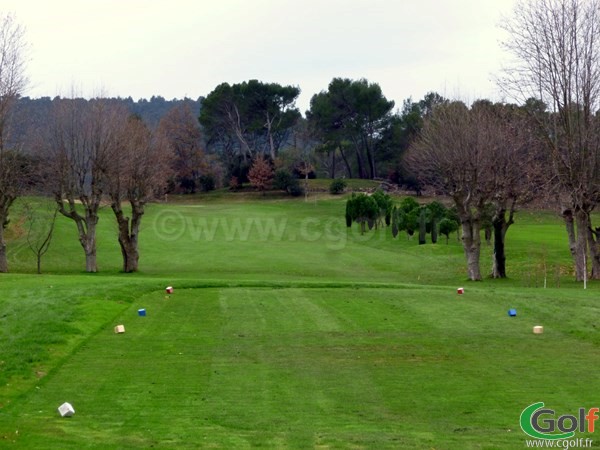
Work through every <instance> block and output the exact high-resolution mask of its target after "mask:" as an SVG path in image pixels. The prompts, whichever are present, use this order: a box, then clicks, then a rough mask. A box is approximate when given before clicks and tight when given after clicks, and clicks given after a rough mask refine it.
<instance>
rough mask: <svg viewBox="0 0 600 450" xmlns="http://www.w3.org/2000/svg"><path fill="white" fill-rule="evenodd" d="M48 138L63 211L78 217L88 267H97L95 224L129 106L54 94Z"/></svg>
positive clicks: (55, 190)
mask: <svg viewBox="0 0 600 450" xmlns="http://www.w3.org/2000/svg"><path fill="white" fill-rule="evenodd" d="M54 102H55V104H54V111H53V115H52V118H51V120H50V130H49V136H48V139H47V140H46V143H47V148H46V150H47V151H46V154H45V156H46V158H47V164H46V168H47V169H48V170H49V174H48V175H47V176H46V178H47V180H48V181H49V183H50V190H51V192H52V193H53V195H54V198H55V200H56V203H57V205H58V211H59V212H60V213H61V214H62V215H63V216H65V217H67V218H69V219H71V220H73V221H74V222H75V224H76V226H77V232H78V235H79V242H80V243H81V246H82V247H83V250H84V252H85V267H86V271H87V272H97V271H98V265H97V262H96V225H97V224H98V211H99V209H100V206H101V202H102V196H103V193H104V188H105V179H106V173H107V170H108V168H109V165H110V163H111V158H113V157H114V155H115V153H116V148H117V146H118V145H119V139H120V137H121V135H122V132H121V130H122V128H123V126H124V124H125V123H126V121H127V116H128V114H127V112H126V111H125V110H124V109H123V108H122V107H120V106H119V105H117V104H115V103H114V102H111V101H110V100H106V99H100V98H98V99H93V100H90V101H86V100H83V99H55V100H54Z"/></svg>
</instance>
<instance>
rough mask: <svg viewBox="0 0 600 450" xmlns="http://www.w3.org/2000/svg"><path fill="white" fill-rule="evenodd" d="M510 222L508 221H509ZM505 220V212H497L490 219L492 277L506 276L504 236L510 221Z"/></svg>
mask: <svg viewBox="0 0 600 450" xmlns="http://www.w3.org/2000/svg"><path fill="white" fill-rule="evenodd" d="M509 222H510V221H509ZM509 222H507V221H506V217H505V212H504V211H502V212H501V213H499V214H497V215H496V217H495V218H494V220H493V221H492V224H493V228H494V254H493V257H492V258H493V264H492V278H506V252H505V247H504V245H505V238H506V232H507V231H508V227H509V226H510V223H509Z"/></svg>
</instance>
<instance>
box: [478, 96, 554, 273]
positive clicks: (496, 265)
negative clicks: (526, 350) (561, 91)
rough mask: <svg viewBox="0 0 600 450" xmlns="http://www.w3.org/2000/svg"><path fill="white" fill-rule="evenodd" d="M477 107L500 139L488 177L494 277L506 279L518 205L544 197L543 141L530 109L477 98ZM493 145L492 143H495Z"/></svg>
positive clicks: (491, 155)
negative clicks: (509, 239) (510, 232)
mask: <svg viewBox="0 0 600 450" xmlns="http://www.w3.org/2000/svg"><path fill="white" fill-rule="evenodd" d="M472 108H473V109H483V110H484V111H483V114H484V117H485V120H486V121H487V122H489V126H490V127H493V129H494V130H493V133H491V134H490V136H492V137H493V138H494V139H496V140H497V141H496V142H494V143H493V145H492V146H491V147H489V148H488V150H490V151H491V154H490V158H491V162H490V166H489V168H490V171H489V172H488V173H487V174H486V179H485V180H484V182H485V184H486V185H487V187H486V191H488V192H490V193H491V197H490V199H489V203H490V205H491V211H492V214H491V223H492V231H493V236H494V252H493V255H492V256H493V261H492V262H493V264H492V273H491V276H492V278H506V252H505V241H506V233H507V231H508V229H509V227H510V226H511V225H512V224H514V220H515V219H514V217H515V212H516V211H517V208H518V207H520V206H523V205H525V204H527V203H529V202H531V201H532V200H534V198H540V197H541V195H540V193H539V188H541V187H542V186H543V184H544V181H543V176H542V164H541V160H542V155H541V152H540V145H539V140H538V138H537V133H536V130H535V129H534V124H533V122H532V120H531V117H530V116H529V115H528V114H527V109H526V108H523V107H517V106H516V105H511V104H501V103H495V104H492V103H491V102H489V101H487V100H483V101H477V102H475V103H474V104H473V106H472ZM491 144H492V143H491Z"/></svg>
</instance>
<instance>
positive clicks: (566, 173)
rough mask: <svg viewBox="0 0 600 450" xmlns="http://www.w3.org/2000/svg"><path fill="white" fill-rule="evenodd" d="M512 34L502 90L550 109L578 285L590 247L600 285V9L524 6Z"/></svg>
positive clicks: (546, 128)
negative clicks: (598, 213) (595, 218)
mask: <svg viewBox="0 0 600 450" xmlns="http://www.w3.org/2000/svg"><path fill="white" fill-rule="evenodd" d="M504 28H505V30H506V31H507V32H508V33H509V35H510V37H509V38H508V40H507V41H506V42H505V43H504V44H505V47H506V48H507V49H508V50H509V51H510V52H511V53H512V55H513V56H514V57H515V61H514V63H513V64H512V65H511V66H509V67H508V68H507V69H506V76H505V77H504V78H503V79H501V80H500V81H501V83H500V84H501V86H502V87H503V88H504V89H505V90H506V92H507V93H509V94H510V95H513V96H514V97H515V98H517V99H518V100H520V101H525V100H526V99H528V98H535V99H538V100H541V101H542V102H544V103H545V104H547V105H548V107H549V108H550V111H549V113H548V114H536V115H533V117H535V118H536V120H537V126H538V128H539V130H540V133H541V135H542V136H543V137H544V142H545V145H546V148H547V149H548V153H549V156H550V158H549V164H550V167H551V169H552V176H553V177H554V179H555V182H556V183H557V184H558V186H559V188H560V192H559V194H560V195H561V196H563V197H564V196H566V197H567V198H568V205H567V206H566V207H565V208H563V211H562V212H563V217H564V219H565V223H566V226H567V232H568V234H569V242H570V246H571V251H572V254H573V258H574V263H575V273H576V279H577V280H579V281H581V280H583V279H584V277H585V276H586V271H587V269H586V267H585V266H586V255H587V252H588V245H589V247H590V249H591V251H592V256H593V258H592V263H593V270H592V276H593V277H594V278H600V244H598V243H597V240H595V239H594V235H595V233H594V232H592V231H591V230H592V226H591V220H590V214H591V212H592V210H593V209H594V208H595V207H596V205H597V204H598V202H599V201H600V183H599V180H600V122H599V117H598V113H597V111H598V110H599V108H600V1H599V0H527V1H525V0H522V1H520V2H519V3H517V6H516V8H515V11H514V15H513V17H512V18H511V20H508V21H505V24H504ZM573 222H574V223H575V225H576V227H575V226H573Z"/></svg>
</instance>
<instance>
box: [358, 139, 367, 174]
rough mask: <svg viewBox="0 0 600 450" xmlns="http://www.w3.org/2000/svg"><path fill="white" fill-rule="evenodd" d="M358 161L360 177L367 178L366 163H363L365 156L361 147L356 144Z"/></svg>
mask: <svg viewBox="0 0 600 450" xmlns="http://www.w3.org/2000/svg"><path fill="white" fill-rule="evenodd" d="M356 163H357V164H358V177H359V178H361V179H365V178H367V174H366V172H365V165H364V163H363V157H362V155H361V153H360V148H359V147H358V146H356Z"/></svg>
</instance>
